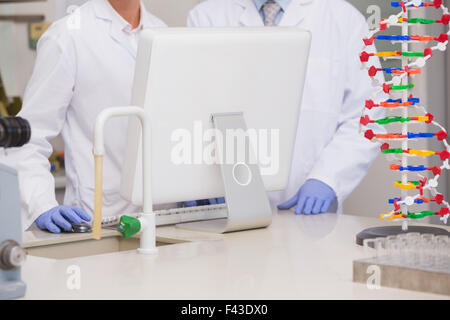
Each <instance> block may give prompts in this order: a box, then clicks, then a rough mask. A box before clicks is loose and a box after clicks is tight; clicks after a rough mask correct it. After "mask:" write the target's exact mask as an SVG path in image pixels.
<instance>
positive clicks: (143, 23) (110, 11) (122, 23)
mask: <svg viewBox="0 0 450 320" xmlns="http://www.w3.org/2000/svg"><path fill="white" fill-rule="evenodd" d="M101 1H102V2H103V3H104V4H105V6H104V7H105V11H106V13H107V15H108V18H109V19H110V20H111V21H113V23H117V25H118V26H119V27H120V29H121V30H124V31H126V32H132V31H134V30H142V29H144V28H146V27H147V26H148V25H149V17H148V16H147V15H148V13H147V10H146V9H145V6H144V4H143V3H142V1H141V10H140V11H141V13H140V14H141V17H140V22H139V26H138V27H137V28H136V29H134V30H133V29H132V26H131V24H130V23H129V22H128V21H126V20H125V19H124V18H122V16H121V15H120V14H119V13H118V12H117V11H116V10H115V9H114V8H113V7H112V5H111V4H110V3H109V1H108V0H101Z"/></svg>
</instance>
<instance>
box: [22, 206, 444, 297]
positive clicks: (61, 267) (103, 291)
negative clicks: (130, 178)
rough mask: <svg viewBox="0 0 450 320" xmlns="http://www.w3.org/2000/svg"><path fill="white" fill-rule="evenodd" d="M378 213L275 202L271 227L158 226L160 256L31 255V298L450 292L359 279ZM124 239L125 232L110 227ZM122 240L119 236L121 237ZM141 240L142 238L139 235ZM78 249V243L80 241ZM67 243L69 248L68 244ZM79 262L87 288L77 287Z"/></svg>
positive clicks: (36, 242)
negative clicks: (372, 284)
mask: <svg viewBox="0 0 450 320" xmlns="http://www.w3.org/2000/svg"><path fill="white" fill-rule="evenodd" d="M384 223H385V222H381V221H379V220H377V219H376V218H363V217H357V216H351V215H334V214H325V215H317V216H304V215H300V216H296V215H294V214H293V213H292V212H278V211H277V210H274V220H273V224H272V225H271V226H270V227H269V228H267V229H260V230H252V231H245V232H236V233H230V234H226V235H214V234H207V233H197V232H191V231H183V230H180V229H176V228H175V227H161V228H158V231H157V233H158V241H159V242H160V243H164V244H168V243H171V244H170V245H164V246H160V247H159V254H158V255H156V256H146V255H140V254H138V253H137V252H136V251H135V250H131V251H121V250H126V248H127V246H129V247H130V246H131V244H122V245H120V244H119V245H118V250H117V251H118V252H114V253H107V254H100V255H92V256H84V257H78V258H70V259H63V258H61V259H49V258H42V257H36V256H28V259H27V262H26V263H25V265H24V267H23V279H24V281H25V282H26V284H27V293H26V296H25V299H396V300H397V299H450V297H448V296H440V295H434V294H427V293H421V292H414V291H407V290H399V289H390V288H382V289H379V290H376V289H372V290H371V289H369V288H368V287H367V286H366V285H364V284H357V283H353V282H352V261H353V260H354V259H358V258H362V257H363V256H364V249H363V248H361V247H358V246H357V245H356V244H355V235H356V234H357V233H358V232H360V231H361V230H362V229H364V228H367V227H372V226H376V225H381V224H384ZM104 236H105V239H116V240H115V241H119V240H117V239H119V237H118V233H117V232H116V231H113V230H105V231H104ZM90 241H91V240H90V239H89V236H86V235H51V234H47V233H43V232H42V231H38V230H35V231H29V232H27V233H26V234H25V238H24V242H25V246H26V247H28V249H29V250H32V248H35V249H36V248H39V247H42V246H59V245H61V246H63V245H65V244H66V245H67V244H73V245H81V246H82V247H87V246H90V245H91V244H92V242H90ZM119 242H120V241H119ZM135 242H137V239H135ZM74 250H75V249H74ZM65 251H68V250H67V249H65ZM73 270H79V275H80V278H79V279H80V288H79V289H72V290H71V289H70V286H68V285H67V283H68V282H69V283H70V282H71V281H72V280H73V277H72V276H73V274H71V272H73Z"/></svg>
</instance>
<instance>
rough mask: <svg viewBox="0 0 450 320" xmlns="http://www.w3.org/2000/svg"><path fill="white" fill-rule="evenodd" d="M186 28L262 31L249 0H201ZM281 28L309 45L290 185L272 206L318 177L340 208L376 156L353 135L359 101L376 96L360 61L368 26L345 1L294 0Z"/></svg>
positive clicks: (273, 197)
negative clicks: (303, 33) (305, 35)
mask: <svg viewBox="0 0 450 320" xmlns="http://www.w3.org/2000/svg"><path fill="white" fill-rule="evenodd" d="M188 25H189V26H191V27H250V26H253V27H262V26H263V20H262V18H261V16H260V14H259V12H258V11H257V9H256V7H255V5H254V2H253V0H207V1H205V2H203V3H200V4H199V5H198V6H197V7H195V8H194V9H193V10H192V11H191V12H190V14H189V17H188ZM279 25H280V26H283V27H299V28H302V29H306V30H309V31H311V33H312V46H311V53H310V58H309V66H308V73H307V77H306V83H305V90H304V97H303V102H302V109H301V115H300V122H299V128H298V132H297V138H296V146H295V151H294V156H293V162H292V168H291V176H290V180H289V185H288V187H287V188H286V189H285V190H284V191H282V192H277V193H272V194H271V195H270V197H271V200H272V202H273V203H274V204H278V203H280V202H282V201H286V200H287V199H288V198H290V197H292V196H293V195H294V194H295V193H296V192H297V191H298V189H299V188H300V187H301V186H302V184H303V183H304V182H305V181H306V180H307V179H318V180H321V181H323V182H325V183H326V184H328V185H329V186H331V187H332V188H333V189H334V190H335V192H336V194H337V200H338V203H339V206H340V207H341V206H342V203H343V201H344V200H345V199H346V198H347V196H348V195H349V194H350V193H351V192H352V191H353V190H354V189H355V188H356V187H357V186H358V184H359V183H360V182H361V180H362V179H363V177H364V176H365V175H366V174H367V171H368V169H369V166H370V165H371V163H372V162H373V161H374V159H375V158H376V156H377V154H378V152H379V145H377V144H373V143H371V142H369V141H368V140H366V139H364V138H363V137H361V135H359V134H358V127H359V119H360V116H361V112H362V108H363V107H364V101H365V99H367V98H369V97H371V95H372V93H373V92H374V90H375V89H374V87H372V85H371V81H370V78H369V76H368V74H367V72H365V71H363V70H361V62H360V61H359V59H358V56H359V53H360V52H361V49H362V47H363V41H362V39H363V38H364V37H365V36H366V35H367V34H368V26H367V23H366V22H365V20H364V17H363V16H362V15H361V14H360V13H359V12H358V11H357V10H356V9H355V8H353V7H352V6H351V5H350V4H348V3H347V2H345V1H343V0H292V2H291V4H290V5H289V7H288V8H287V10H286V12H285V13H284V15H283V17H282V19H281V21H280V24H279ZM372 62H374V63H375V65H379V64H378V61H375V60H374V61H372ZM274 63H276V61H274ZM380 98H385V97H384V96H383V97H380ZM374 110H375V109H374ZM374 113H378V115H375V114H374ZM382 114H383V111H382V110H375V111H374V112H373V113H372V115H371V117H375V118H376V117H380V116H381V115H382ZM375 130H376V131H379V132H382V131H383V130H382V129H381V128H376V129H375Z"/></svg>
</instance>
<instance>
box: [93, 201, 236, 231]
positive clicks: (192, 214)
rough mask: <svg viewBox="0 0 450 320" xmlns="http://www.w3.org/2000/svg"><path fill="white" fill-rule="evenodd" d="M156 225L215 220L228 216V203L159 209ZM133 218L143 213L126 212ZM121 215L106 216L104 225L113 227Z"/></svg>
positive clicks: (103, 221)
mask: <svg viewBox="0 0 450 320" xmlns="http://www.w3.org/2000/svg"><path fill="white" fill-rule="evenodd" d="M155 213H156V225H157V226H166V225H171V224H177V223H184V222H195V221H203V220H213V219H221V218H226V217H227V216H228V211H227V205H226V204H214V205H209V206H200V207H191V208H188V207H186V208H174V209H168V210H157V211H155ZM126 216H129V217H133V218H140V217H141V216H142V214H126ZM121 217H122V215H119V216H112V217H105V218H103V219H102V226H103V227H113V226H116V225H118V224H119V221H120V218H121Z"/></svg>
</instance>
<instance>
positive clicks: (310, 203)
mask: <svg viewBox="0 0 450 320" xmlns="http://www.w3.org/2000/svg"><path fill="white" fill-rule="evenodd" d="M335 198H336V192H334V190H333V189H332V188H331V187H330V186H329V185H327V184H326V183H323V182H322V181H320V180H316V179H309V180H307V181H306V182H305V184H304V185H303V186H302V187H301V188H300V190H299V191H298V192H297V194H296V195H295V196H293V197H292V198H291V199H289V200H288V201H286V202H284V203H282V204H280V205H279V206H278V209H280V210H288V209H291V208H292V207H294V206H297V207H296V208H295V214H302V213H304V214H307V215H309V214H311V213H312V214H319V213H326V212H328V210H329V209H330V206H331V204H332V203H333V201H334V199H335Z"/></svg>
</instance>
